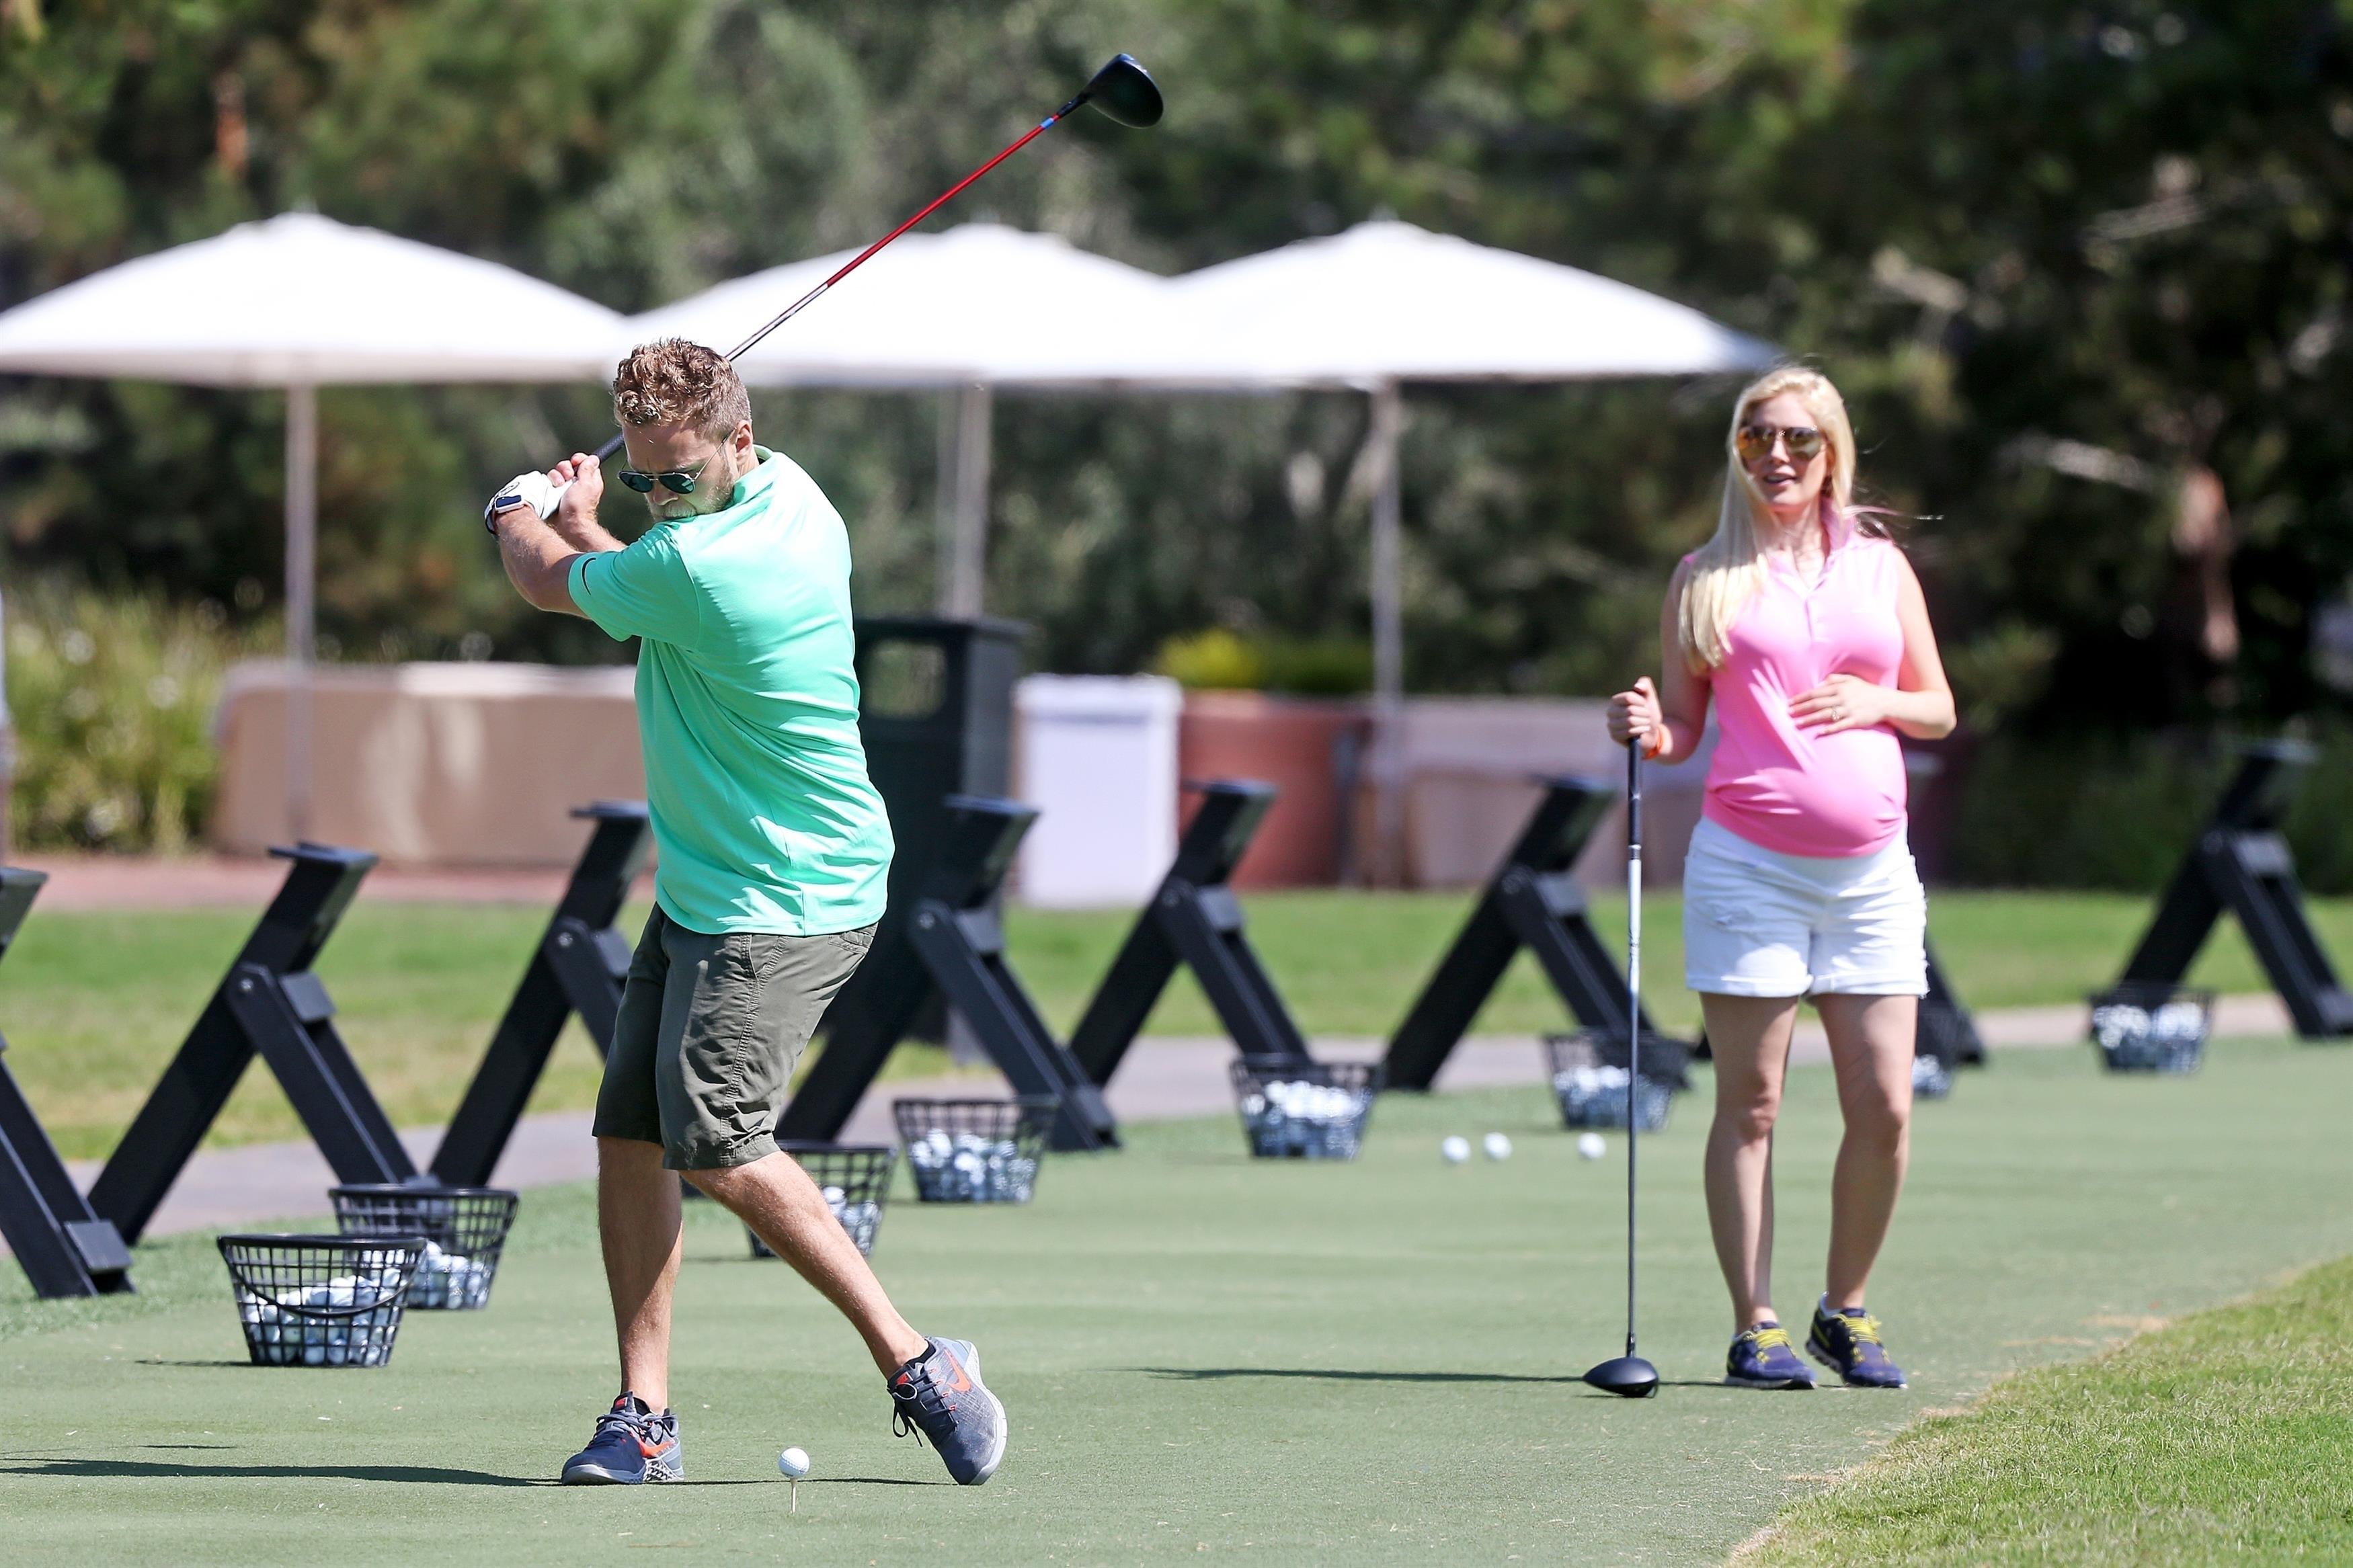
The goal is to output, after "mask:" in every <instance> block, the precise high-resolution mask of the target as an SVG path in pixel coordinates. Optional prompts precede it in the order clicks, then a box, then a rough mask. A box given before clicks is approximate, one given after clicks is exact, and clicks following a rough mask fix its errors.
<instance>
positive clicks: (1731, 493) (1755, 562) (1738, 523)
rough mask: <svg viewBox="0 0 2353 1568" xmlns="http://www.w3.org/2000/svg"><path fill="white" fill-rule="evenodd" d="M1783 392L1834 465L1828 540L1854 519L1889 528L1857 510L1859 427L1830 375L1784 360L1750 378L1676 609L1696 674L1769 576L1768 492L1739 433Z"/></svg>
mask: <svg viewBox="0 0 2353 1568" xmlns="http://www.w3.org/2000/svg"><path fill="white" fill-rule="evenodd" d="M1783 393H1794V394H1795V395H1797V398H1798V401H1799V402H1800V403H1802V404H1804V405H1806V412H1807V413H1808V414H1809V415H1810V416H1812V418H1813V421H1814V428H1815V429H1817V430H1820V432H1821V433H1822V437H1823V442H1824V446H1823V450H1824V451H1825V452H1826V453H1827V454H1828V456H1829V458H1830V471H1829V472H1828V473H1827V474H1825V475H1823V477H1822V495H1821V517H1822V523H1823V525H1824V527H1825V528H1826V529H1827V530H1828V531H1829V534H1830V538H1831V542H1833V543H1835V542H1837V541H1838V540H1839V538H1840V537H1841V534H1842V532H1843V531H1844V530H1845V529H1847V528H1848V527H1850V526H1852V527H1854V528H1857V529H1859V530H1860V531H1862V532H1865V533H1869V534H1873V535H1874V536H1883V535H1884V534H1885V533H1886V529H1885V528H1884V527H1883V526H1882V525H1880V524H1879V523H1878V522H1876V521H1873V520H1871V519H1869V518H1866V517H1862V516H1859V515H1857V513H1856V511H1855V510H1854V504H1853V503H1854V428H1853V426H1851V425H1850V424H1848V423H1847V417H1846V400H1845V399H1844V398H1842V397H1841V396H1840V395H1839V391H1838V388H1837V387H1835V386H1833V385H1831V380H1830V377H1828V376H1826V375H1824V374H1821V373H1820V371H1814V370H1808V369H1807V368H1806V367H1804V366H1803V365H1783V366H1782V367H1781V368H1780V369H1778V370H1772V371H1767V372H1766V373H1765V374H1763V375H1761V376H1759V377H1757V379H1756V380H1755V381H1753V382H1751V383H1749V384H1748V385H1747V386H1746V387H1744V388H1743V389H1742V390H1741V394H1740V396H1739V399H1738V400H1737V401H1736V402H1735V403H1734V404H1733V405H1732V426H1731V428H1730V429H1728V430H1727V431H1725V437H1724V456H1725V476H1724V506H1723V509H1722V510H1720V511H1719V512H1718V513H1717V514H1716V520H1715V534H1714V536H1713V537H1711V538H1710V539H1709V540H1708V542H1706V543H1705V544H1704V545H1702V546H1700V548H1699V550H1698V551H1697V552H1695V553H1694V555H1693V556H1692V563H1691V571H1690V573H1689V574H1687V575H1686V576H1685V577H1684V579H1683V602H1682V603H1681V604H1680V605H1677V606H1676V609H1675V640H1676V641H1677V642H1678V643H1679V644H1680V645H1681V646H1682V648H1683V662H1684V663H1685V664H1687V665H1689V666H1690V667H1691V668H1692V670H1693V672H1694V674H1697V673H1704V671H1707V670H1710V669H1714V668H1716V667H1717V666H1718V665H1721V664H1722V663H1723V662H1724V658H1725V634H1726V633H1727V632H1728V631H1729V630H1730V629H1731V626H1732V623H1733V621H1734V619H1735V618H1736V616H1739V614H1740V610H1741V606H1742V605H1746V604H1747V602H1748V598H1749V595H1752V594H1754V593H1756V592H1757V588H1758V586H1759V585H1761V584H1763V582H1764V581H1765V553H1764V550H1763V548H1762V546H1761V545H1760V544H1759V543H1758V541H1757V524H1758V522H1759V521H1760V520H1761V519H1762V518H1763V517H1764V516H1765V515H1766V506H1765V497H1764V494H1763V493H1762V492H1761V491H1759V490H1758V489H1757V481H1756V480H1755V479H1751V478H1750V477H1749V474H1748V465H1746V463H1743V462H1742V461H1741V460H1740V447H1739V436H1740V427H1741V426H1743V425H1744V424H1746V423H1747V420H1748V412H1749V410H1750V409H1752V408H1754V407H1756V406H1757V405H1758V404H1760V403H1763V402H1765V401H1766V400H1767V399H1768V398H1774V397H1778V396H1780V395H1782V394H1783Z"/></svg>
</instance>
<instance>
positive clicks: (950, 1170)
mask: <svg viewBox="0 0 2353 1568" xmlns="http://www.w3.org/2000/svg"><path fill="white" fill-rule="evenodd" d="M1061 1105H1062V1102H1061V1101H1060V1100H1057V1099H1056V1098H1055V1097H1053V1096H1052V1095H1050V1094H1047V1095H1023V1096H1021V1097H1020V1098H1018V1099H1015V1100H892V1102H891V1114H892V1116H893V1117H895V1118H896V1119H897V1121H898V1123H899V1141H900V1142H902V1143H903V1144H905V1145H906V1149H907V1169H908V1171H909V1173H911V1174H913V1176H914V1178H915V1196H916V1197H917V1198H919V1199H921V1200H922V1201H923V1202H924V1203H927V1204H1026V1203H1028V1202H1029V1199H1030V1197H1031V1195H1032V1194H1034V1193H1035V1191H1036V1189H1037V1183H1038V1162H1039V1158H1040V1157H1042V1156H1043V1155H1044V1153H1045V1152H1046V1134H1047V1133H1048V1132H1049V1131H1051V1130H1052V1128H1053V1125H1054V1118H1055V1117H1056V1116H1057V1115H1059V1114H1060V1111H1061Z"/></svg>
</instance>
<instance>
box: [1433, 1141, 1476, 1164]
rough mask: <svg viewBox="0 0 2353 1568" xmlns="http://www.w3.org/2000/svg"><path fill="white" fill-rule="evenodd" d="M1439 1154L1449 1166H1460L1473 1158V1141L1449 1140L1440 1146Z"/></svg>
mask: <svg viewBox="0 0 2353 1568" xmlns="http://www.w3.org/2000/svg"><path fill="white" fill-rule="evenodd" d="M1438 1152H1439V1153H1440V1154H1441V1155H1443V1156H1444V1157H1445V1160H1446V1163H1448V1164H1450V1165H1459V1164H1461V1163H1462V1162H1463V1161H1465V1160H1468V1159H1469V1158H1470V1157H1471V1140H1469V1139H1468V1138H1449V1139H1448V1140H1446V1142H1443V1143H1440V1145H1439V1146H1438Z"/></svg>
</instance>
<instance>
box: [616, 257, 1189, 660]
mask: <svg viewBox="0 0 2353 1568" xmlns="http://www.w3.org/2000/svg"><path fill="white" fill-rule="evenodd" d="M855 254H856V252H854V251H848V250H845V251H841V252H839V253H837V254H835V255H831V256H819V257H814V258H810V259H808V260H807V261H797V262H793V263H791V264H789V265H786V266H783V267H775V268H769V269H767V270H766V271H765V272H757V273H754V274H752V275H751V276H749V277H745V278H738V279H733V281H731V282H726V283H722V284H720V285H718V286H717V287H716V288H712V289H706V290H704V291H703V292H702V293H700V294H696V295H694V296H692V297H691V298H689V299H685V300H679V301H678V302H676V303H675V304H670V305H665V306H662V307H661V308H659V310H650V311H648V312H647V313H646V314H644V315H642V316H638V317H635V318H633V319H632V320H631V321H629V323H628V330H629V331H630V332H631V333H633V334H634V335H635V336H636V337H637V338H638V340H639V341H644V340H648V339H652V338H658V337H670V336H676V337H682V338H686V339H689V340H690V341H691V342H700V343H706V344H709V345H710V346H712V347H713V348H717V349H720V350H722V351H724V350H726V349H729V348H732V347H733V346H734V344H735V343H737V342H740V341H741V340H742V339H743V338H744V335H745V334H746V333H747V332H749V331H751V330H752V329H754V327H757V326H758V325H759V324H760V323H761V322H762V321H765V320H766V319H767V318H768V317H769V316H771V315H773V314H774V313H775V312H776V310H778V309H779V308H780V307H781V306H782V305H783V304H785V303H787V302H789V301H791V300H795V299H797V298H799V296H800V295H801V294H803V293H804V292H806V291H807V289H810V288H811V287H813V286H814V285H816V284H817V283H818V281H819V280H820V279H824V278H826V277H828V276H829V275H830V274H831V273H832V272H833V271H834V270H835V269H836V268H839V266H840V265H841V264H842V263H843V262H844V261H847V260H848V259H849V258H850V257H851V256H853V255H855ZM1169 287H1170V286H1169V284H1168V282H1167V280H1166V279H1162V278H1159V277H1155V275H1154V274H1152V273H1149V272H1145V271H1144V270H1142V269H1141V268H1134V267H1130V266H1128V265H1126V264H1125V263H1124V262H1119V261H1113V260H1111V259H1109V258H1106V257H1101V256H1095V255H1092V254H1090V253H1089V252H1087V251H1083V250H1081V249H1079V248H1078V247H1075V246H1073V245H1071V243H1070V242H1069V241H1068V240H1066V239H1062V238H1060V237H1057V236H1054V235H1049V234H1029V233H1025V232H1023V231H1022V230H1019V229H1015V228H1008V227H1007V226H1004V225H1002V224H995V223H968V224H964V225H962V226H958V227H955V228H951V229H947V230H944V231H942V232H940V233H937V234H921V233H918V234H910V235H908V236H907V237H905V238H903V239H902V240H900V241H899V242H898V243H897V244H895V245H893V246H892V247H891V248H890V249H888V250H885V251H883V252H882V253H881V255H879V256H877V257H875V258H874V259H873V260H872V261H871V262H869V263H867V265H866V266H865V267H864V268H862V269H860V272H859V274H858V276H857V278H856V279H854V280H853V281H850V282H847V283H845V284H844V285H843V286H842V287H841V288H840V289H839V290H837V291H835V292H833V293H829V294H828V295H827V296H826V297H825V298H824V299H822V300H819V301H818V303H817V304H815V305H813V306H811V307H810V308H809V310H808V311H807V314H805V315H801V316H797V317H796V318H794V320H793V321H792V324H791V325H789V326H787V327H786V328H785V329H784V330H783V331H779V332H776V334H774V335H773V336H771V337H769V338H767V339H766V340H765V341H764V342H761V343H760V345H759V346H758V347H756V348H754V350H753V351H752V352H751V353H748V354H746V355H744V358H743V359H742V360H740V361H739V362H737V366H736V368H737V369H738V370H740V371H741V372H742V373H743V375H744V380H745V381H746V382H747V383H750V384H754V385H762V386H846V387H869V388H902V389H911V390H912V389H922V388H954V389H955V390H956V394H957V395H956V399H955V405H954V406H953V408H952V409H950V410H949V411H947V412H948V416H947V417H944V418H943V420H942V425H941V441H940V495H941V500H942V506H941V519H940V521H941V527H940V550H941V554H940V573H939V581H940V592H939V595H938V605H939V608H940V611H941V613H943V614H944V615H956V616H975V615H978V614H979V613H980V611H981V581H982V561H983V555H984V552H985V548H986V539H987V518H988V466H989V418H990V414H991V404H992V395H991V389H992V388H993V387H994V386H997V385H1000V384H1008V383H1015V382H1023V381H1052V380H1055V379H1060V378H1058V377H1056V376H1053V375H1042V376H1041V375H1039V374H1036V369H1037V367H1039V366H1065V365H1086V366H1092V367H1093V368H1094V369H1095V371H1096V372H1097V374H1086V375H1080V376H1075V377H1069V378H1067V379H1075V380H1082V381H1092V380H1101V379H1105V377H1104V376H1103V374H1101V372H1102V371H1103V370H1104V369H1106V368H1110V367H1113V366H1115V364H1116V361H1117V343H1118V342H1119V339H1120V336H1121V335H1122V334H1124V332H1126V331H1129V330H1131V329H1134V330H1144V331H1155V333H1156V332H1157V331H1159V330H1161V326H1162V324H1163V323H1164V322H1166V321H1169V320H1170V319H1171V315H1172V311H1171V305H1170V294H1169Z"/></svg>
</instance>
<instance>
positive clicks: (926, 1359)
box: [890, 1340, 1005, 1487]
mask: <svg viewBox="0 0 2353 1568" xmlns="http://www.w3.org/2000/svg"><path fill="white" fill-rule="evenodd" d="M890 1389H891V1403H892V1405H896V1406H897V1409H896V1411H895V1412H894V1413H893V1415H892V1418H891V1429H892V1431H893V1432H895V1433H897V1434H898V1435H899V1436H902V1437H903V1436H907V1435H908V1434H909V1433H910V1432H918V1433H921V1434H922V1435H923V1436H924V1437H925V1438H928V1439H929V1440H930V1442H931V1445H932V1447H934V1448H935V1449H937V1450H938V1451H939V1456H940V1460H941V1462H942V1463H943V1464H944V1465H946V1466H947V1468H948V1474H949V1475H950V1476H952V1477H954V1478H955V1484H956V1485H958V1486H960V1487H976V1486H980V1485H982V1484H984V1483H985V1482H987V1479H988V1478H989V1477H991V1476H993V1475H995V1474H996V1473H997V1466H998V1465H1000V1464H1002V1463H1003V1462H1004V1460H1005V1406H1004V1405H1001V1404H999V1403H998V1402H997V1395H995V1394H991V1393H989V1392H988V1385H987V1384H984V1383H982V1382H981V1381H980V1352H978V1351H977V1350H976V1349H974V1348H973V1346H972V1342H970V1341H968V1340H934V1341H932V1348H931V1349H930V1350H927V1351H925V1352H923V1354H922V1355H919V1356H917V1357H916V1358H915V1359H914V1360H913V1361H911V1362H909V1363H907V1364H906V1365H904V1366H902V1367H901V1368H900V1369H899V1370H898V1371H897V1372H896V1373H893V1374H892V1378H891V1382H890Z"/></svg>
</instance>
